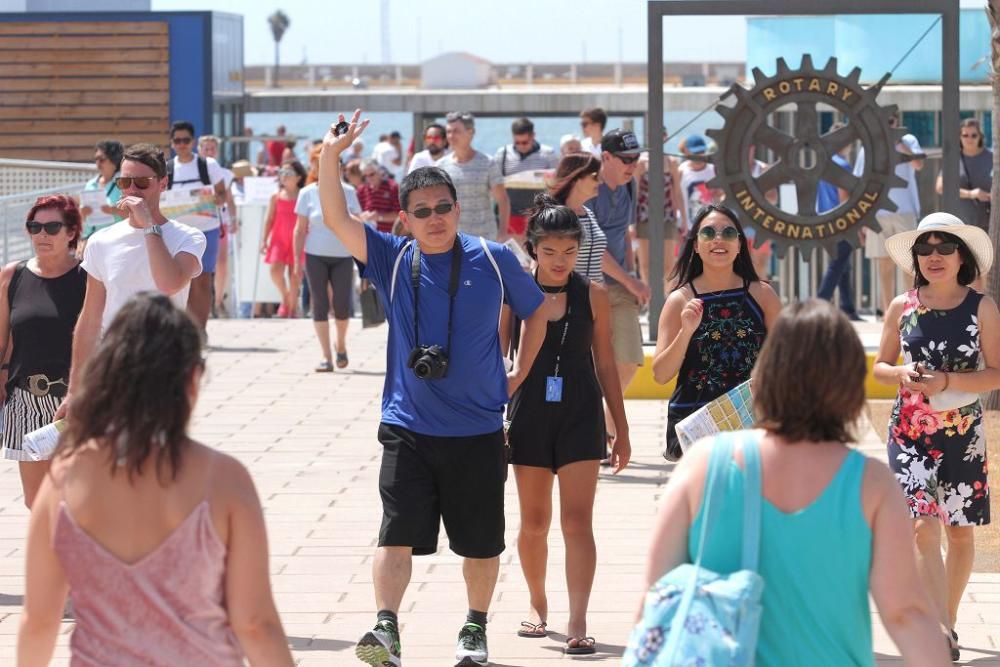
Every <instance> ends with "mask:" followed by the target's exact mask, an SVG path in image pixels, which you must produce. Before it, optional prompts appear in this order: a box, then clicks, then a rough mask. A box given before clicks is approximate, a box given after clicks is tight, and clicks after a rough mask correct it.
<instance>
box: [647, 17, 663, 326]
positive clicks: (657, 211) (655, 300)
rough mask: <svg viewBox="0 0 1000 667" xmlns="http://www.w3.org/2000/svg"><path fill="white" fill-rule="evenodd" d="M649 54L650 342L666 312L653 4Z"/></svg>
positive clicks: (658, 31) (658, 39) (659, 82)
mask: <svg viewBox="0 0 1000 667" xmlns="http://www.w3.org/2000/svg"><path fill="white" fill-rule="evenodd" d="M647 21H648V26H647V30H648V34H649V53H648V56H647V64H646V81H647V83H646V85H647V86H648V88H649V110H648V112H647V113H648V115H647V122H646V136H647V141H648V145H649V175H648V176H649V267H648V268H647V269H646V271H647V273H649V275H648V276H645V278H646V279H647V280H649V286H650V288H651V289H652V291H653V294H652V300H651V301H650V304H649V339H650V340H652V341H655V340H656V334H657V326H658V324H659V322H660V310H662V309H663V300H664V294H663V261H664V257H663V185H664V180H665V179H664V178H663V159H664V156H663V14H662V10H661V9H660V7H658V6H657V5H656V4H655V3H650V4H649V5H648V10H647Z"/></svg>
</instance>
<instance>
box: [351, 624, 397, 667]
mask: <svg viewBox="0 0 1000 667" xmlns="http://www.w3.org/2000/svg"><path fill="white" fill-rule="evenodd" d="M354 655H356V656H358V660H360V661H361V662H363V663H366V664H368V665H371V666H372V667H402V664H403V660H402V649H401V647H400V644H399V630H398V629H397V628H396V624H395V623H393V622H392V621H379V622H378V623H376V624H375V627H374V628H373V629H371V630H369V631H368V632H366V633H365V635H364V637H362V638H361V639H359V640H358V643H357V646H355V647H354Z"/></svg>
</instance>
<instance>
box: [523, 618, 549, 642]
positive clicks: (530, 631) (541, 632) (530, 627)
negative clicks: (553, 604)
mask: <svg viewBox="0 0 1000 667" xmlns="http://www.w3.org/2000/svg"><path fill="white" fill-rule="evenodd" d="M545 628H546V625H545V621H542V622H541V623H532V622H530V621H521V629H520V630H518V631H517V636H518V637H527V638H528V639H541V638H542V637H548V635H549V631H548V630H546V629H545Z"/></svg>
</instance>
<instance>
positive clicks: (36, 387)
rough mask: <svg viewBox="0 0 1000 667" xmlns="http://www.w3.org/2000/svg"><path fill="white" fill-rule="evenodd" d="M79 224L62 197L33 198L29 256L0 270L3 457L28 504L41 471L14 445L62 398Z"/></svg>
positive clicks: (75, 309) (79, 299)
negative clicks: (17, 474)
mask: <svg viewBox="0 0 1000 667" xmlns="http://www.w3.org/2000/svg"><path fill="white" fill-rule="evenodd" d="M81 228H82V222H81V219H80V211H79V209H77V206H76V202H74V201H73V200H72V199H71V198H70V197H67V196H65V195H51V196H47V197H39V198H38V199H37V200H36V201H35V205H34V206H32V207H31V210H30V211H29V212H28V219H27V222H25V229H26V231H27V233H28V236H29V238H30V239H31V245H32V247H33V249H34V256H33V257H32V258H31V259H28V260H24V261H21V262H13V263H11V264H8V265H7V266H6V267H4V269H3V271H0V350H3V352H2V353H0V358H6V353H7V352H8V350H7V347H8V346H12V349H11V350H9V352H10V363H9V364H5V365H4V366H3V368H2V372H0V393H2V394H3V396H4V402H3V433H2V435H0V442H2V444H3V456H4V458H6V459H13V460H15V461H18V462H19V466H20V469H21V484H22V486H23V487H24V504H25V505H27V506H28V507H29V508H30V507H31V503H32V501H33V500H34V498H35V494H36V493H37V492H38V487H39V486H40V485H41V483H42V479H43V478H44V477H45V473H46V472H48V469H49V462H48V461H34V460H32V458H31V457H30V456H29V455H28V453H27V452H25V450H24V449H23V448H22V446H21V439H22V437H23V436H24V434H25V433H30V432H31V431H35V430H37V429H40V428H42V427H43V426H45V425H47V424H50V423H52V419H53V415H55V412H56V408H58V407H59V403H60V402H61V401H62V400H63V398H64V397H65V396H66V385H67V382H68V380H69V363H70V352H71V350H72V346H73V327H75V326H76V318H77V316H79V314H80V309H81V308H82V307H83V295H84V292H85V291H86V285H87V274H86V273H85V272H84V271H83V269H81V268H80V263H79V261H78V260H77V259H76V256H75V255H74V250H75V248H76V244H77V241H78V240H79V239H80V230H81Z"/></svg>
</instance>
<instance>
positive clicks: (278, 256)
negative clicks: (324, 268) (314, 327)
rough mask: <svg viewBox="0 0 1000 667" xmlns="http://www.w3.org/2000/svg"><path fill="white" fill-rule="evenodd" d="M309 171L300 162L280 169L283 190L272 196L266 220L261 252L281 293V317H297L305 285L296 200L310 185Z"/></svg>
mask: <svg viewBox="0 0 1000 667" xmlns="http://www.w3.org/2000/svg"><path fill="white" fill-rule="evenodd" d="M306 176H307V173H306V170H305V167H303V166H302V165H301V164H300V163H298V162H296V161H294V160H293V161H291V162H285V163H284V164H282V165H281V169H279V170H278V185H279V190H278V191H277V192H276V193H274V194H273V195H271V203H270V204H269V205H268V207H267V217H266V222H265V223H264V240H263V242H262V243H261V246H260V252H261V254H262V255H264V263H265V264H268V265H270V267H271V280H273V281H274V284H275V285H276V286H277V288H278V291H279V292H280V293H281V306H280V307H279V308H278V317H295V311H296V301H297V300H298V296H299V288H300V287H301V285H302V279H301V274H300V272H299V271H298V270H297V269H296V268H295V267H296V265H297V264H298V263H299V261H300V260H301V259H302V258H301V257H296V256H295V249H294V245H295V243H294V237H295V223H296V221H297V217H296V215H295V202H296V201H298V198H299V190H301V189H302V188H303V187H304V186H305V184H306Z"/></svg>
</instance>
